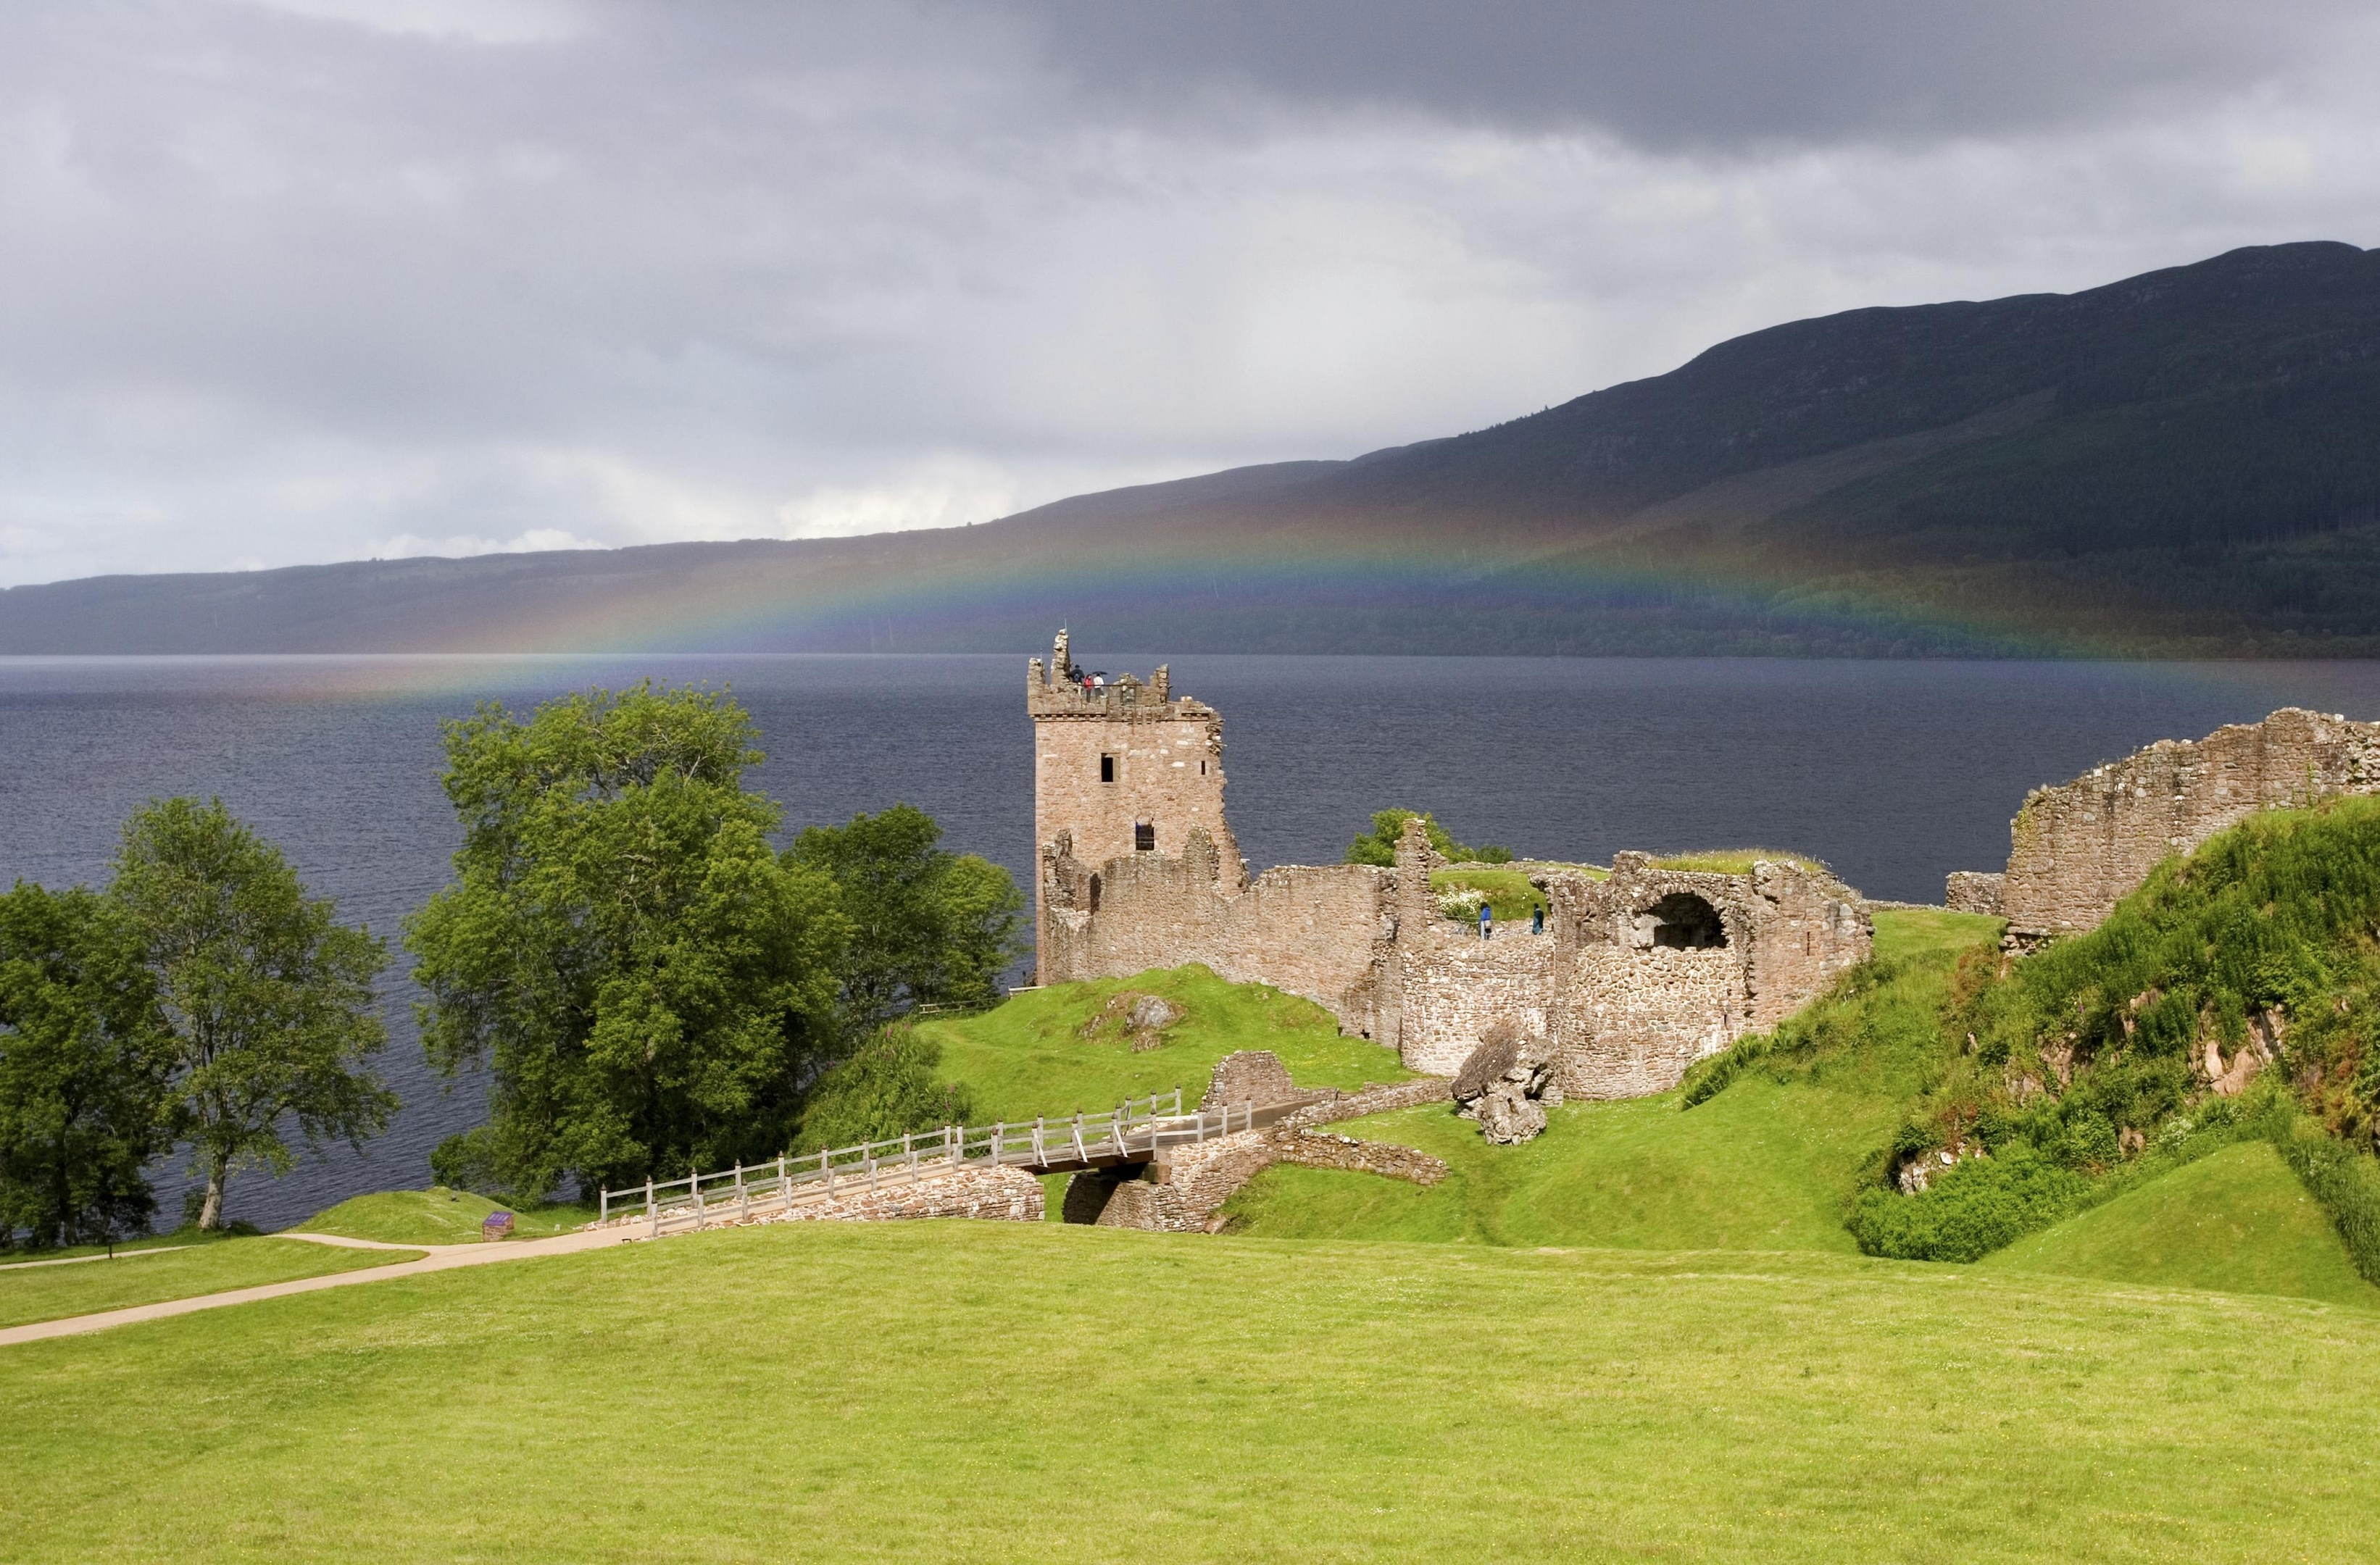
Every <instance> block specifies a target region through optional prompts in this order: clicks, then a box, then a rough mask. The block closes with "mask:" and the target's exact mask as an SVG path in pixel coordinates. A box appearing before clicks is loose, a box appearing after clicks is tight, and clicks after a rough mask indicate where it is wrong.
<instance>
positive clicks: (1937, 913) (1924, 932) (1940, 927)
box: [1874, 907, 2008, 961]
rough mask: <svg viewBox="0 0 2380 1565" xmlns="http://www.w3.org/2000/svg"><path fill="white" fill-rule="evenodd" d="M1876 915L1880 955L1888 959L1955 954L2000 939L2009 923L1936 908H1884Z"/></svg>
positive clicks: (1877, 949) (1877, 946)
mask: <svg viewBox="0 0 2380 1565" xmlns="http://www.w3.org/2000/svg"><path fill="white" fill-rule="evenodd" d="M1874 917H1875V919H1876V955H1877V956H1879V957H1882V958H1884V959H1885V960H1887V961H1900V960H1903V959H1906V958H1909V957H1914V956H1929V955H1937V954H1950V955H1955V954H1956V953H1957V952H1960V951H1961V950H1963V949H1965V948H1966V947H1968V946H1971V945H1983V944H1986V943H1988V942H1991V941H1994V940H1998V939H1999V938H2000V930H2001V929H2002V928H2004V927H2005V926H2006V924H2007V922H2008V921H2007V920H2006V919H2003V918H1994V917H1991V916H1988V915H1985V914H1981V913H1952V912H1950V911H1949V909H1947V908H1932V907H1882V908H1878V909H1876V913H1875V915H1874Z"/></svg>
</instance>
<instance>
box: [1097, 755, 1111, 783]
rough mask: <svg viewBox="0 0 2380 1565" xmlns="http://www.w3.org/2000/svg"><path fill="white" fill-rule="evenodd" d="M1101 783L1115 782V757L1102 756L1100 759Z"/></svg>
mask: <svg viewBox="0 0 2380 1565" xmlns="http://www.w3.org/2000/svg"><path fill="white" fill-rule="evenodd" d="M1099 781H1100V782H1114V781H1115V757H1113V756H1101V757H1100V758H1099Z"/></svg>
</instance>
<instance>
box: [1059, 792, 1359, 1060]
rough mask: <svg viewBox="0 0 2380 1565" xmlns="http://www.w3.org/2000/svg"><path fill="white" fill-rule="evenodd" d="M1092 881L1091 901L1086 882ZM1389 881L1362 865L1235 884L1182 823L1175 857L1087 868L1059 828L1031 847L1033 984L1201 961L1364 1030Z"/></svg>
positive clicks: (1272, 874) (1209, 846)
mask: <svg viewBox="0 0 2380 1565" xmlns="http://www.w3.org/2000/svg"><path fill="white" fill-rule="evenodd" d="M1094 874H1096V875H1097V876H1098V877H1099V890H1098V906H1097V907H1096V909H1095V908H1093V907H1092V906H1091V905H1090V903H1091V900H1092V897H1091V892H1090V889H1089V888H1090V880H1091V878H1092V876H1093V875H1094ZM1391 883H1392V877H1391V876H1390V874H1389V872H1388V871H1386V870H1381V869H1377V868H1373V867H1369V866H1366V865H1354V864H1334V865H1324V866H1290V867H1283V868H1279V869H1270V870H1267V871H1266V872H1265V873H1264V874H1262V875H1260V876H1258V877H1257V879H1256V880H1255V881H1254V882H1252V883H1251V884H1249V885H1247V886H1246V887H1245V888H1244V889H1243V888H1241V887H1238V886H1235V885H1233V884H1231V883H1230V882H1229V866H1228V865H1226V864H1225V862H1224V861H1223V859H1222V857H1221V855H1220V853H1219V852H1218V850H1217V849H1216V848H1215V846H1214V844H1213V843H1210V842H1209V841H1208V839H1207V838H1206V836H1205V834H1204V833H1203V832H1202V831H1199V830H1198V829H1197V828H1195V827H1194V828H1193V829H1192V830H1191V831H1190V833H1189V836H1188V840H1187V841H1186V842H1185V843H1184V844H1183V851H1182V852H1181V853H1180V854H1179V855H1169V854H1163V853H1143V854H1133V855H1128V856H1126V857H1123V858H1118V859H1111V860H1109V861H1108V862H1107V863H1106V864H1104V865H1102V866H1100V867H1099V868H1098V869H1096V870H1094V869H1093V868H1092V867H1090V866H1089V865H1088V864H1087V863H1085V862H1084V861H1083V860H1082V859H1081V857H1080V856H1079V855H1078V854H1077V853H1076V852H1075V848H1074V844H1073V842H1072V840H1071V839H1070V838H1068V837H1067V836H1066V835H1065V834H1064V833H1060V835H1059V837H1058V838H1057V839H1056V840H1054V841H1052V842H1051V843H1047V844H1045V846H1044V847H1043V850H1042V875H1041V897H1042V902H1043V905H1044V907H1045V909H1046V910H1047V912H1046V914H1045V916H1044V919H1043V929H1044V933H1043V943H1042V946H1041V952H1040V963H1039V971H1040V977H1041V981H1042V982H1043V983H1045V984H1049V983H1067V982H1073V981H1075V980H1078V979H1084V978H1097V977H1117V976H1121V975H1124V974H1130V973H1142V972H1147V970H1148V969H1150V968H1152V967H1178V966H1180V965H1182V964H1184V963H1186V962H1199V963H1204V964H1206V965H1208V967H1211V968H1213V969H1214V970H1215V972H1216V973H1218V974H1220V976H1221V977H1225V978H1229V979H1230V980H1232V981H1233V983H1267V984H1270V985H1272V986H1273V987H1274V988H1275V989H1281V990H1283V991H1285V992H1287V993H1290V994H1295V995H1302V996H1304V997H1305V998H1306V999H1308V1000H1311V1001H1315V1002H1316V1003H1317V1004H1319V1005H1322V1006H1325V1007H1328V1008H1329V1009H1330V1011H1331V1012H1332V1013H1334V1014H1335V1015H1337V1016H1338V1017H1339V1019H1340V1025H1341V1026H1342V1029H1343V1030H1345V1031H1347V1032H1350V1033H1353V1034H1357V1035H1360V1036H1363V1037H1374V1036H1376V1031H1375V1029H1376V1028H1377V1026H1378V1018H1377V1010H1378V1004H1377V996H1376V993H1375V988H1376V982H1377V966H1378V959H1379V952H1378V946H1379V945H1380V944H1381V942H1382V940H1383V936H1384V933H1385V931H1384V928H1383V916H1384V909H1385V905H1386V899H1387V897H1388V895H1389V893H1390V887H1391Z"/></svg>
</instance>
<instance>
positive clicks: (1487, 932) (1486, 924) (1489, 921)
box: [1479, 901, 1496, 940]
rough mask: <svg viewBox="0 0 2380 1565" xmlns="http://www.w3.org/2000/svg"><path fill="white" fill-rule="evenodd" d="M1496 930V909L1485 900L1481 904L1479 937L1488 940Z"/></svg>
mask: <svg viewBox="0 0 2380 1565" xmlns="http://www.w3.org/2000/svg"><path fill="white" fill-rule="evenodd" d="M1495 932H1496V910H1495V909H1494V908H1493V907H1490V906H1489V905H1488V904H1487V903H1486V902H1485V901H1482V902H1481V903H1480V904H1479V938H1480V939H1481V940H1487V939H1488V938H1490V937H1491V936H1492V935H1494V933H1495Z"/></svg>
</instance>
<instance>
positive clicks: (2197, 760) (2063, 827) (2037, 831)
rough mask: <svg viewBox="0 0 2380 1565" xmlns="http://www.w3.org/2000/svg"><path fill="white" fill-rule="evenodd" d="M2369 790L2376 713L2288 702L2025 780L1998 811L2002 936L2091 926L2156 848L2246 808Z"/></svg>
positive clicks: (2159, 856)
mask: <svg viewBox="0 0 2380 1565" xmlns="http://www.w3.org/2000/svg"><path fill="white" fill-rule="evenodd" d="M2375 792H2380V723H2370V722H2349V721H2348V720H2347V719H2345V718H2342V717H2336V716H2325V715H2323V714H2322V713H2319V712H2310V711H2305V710H2301V709H2299V708H2296V707H2286V708H2283V709H2282V710H2279V711H2277V712H2275V713H2273V714H2272V715H2271V716H2270V717H2267V718H2266V719H2265V721H2264V722H2249V723H2236V724H2233V725H2232V726H2230V727H2228V728H2218V729H2216V731H2215V732H2214V733H2213V734H2208V735H2207V736H2206V737H2205V738H2204V739H2199V740H2194V741H2193V740H2173V739H2164V740H2159V741H2158V742H2157V743H2156V744H2154V745H2151V746H2148V747H2147V748H2146V749H2144V750H2140V751H2137V752H2135V753H2134V754H2132V755H2131V756H2129V757H2127V758H2124V759H2122V760H2119V761H2114V762H2111V763H2109V764H2108V765H2106V766H2102V767H2097V768H2095V769H2094V770H2091V771H2089V772H2087V773H2085V774H2084V775H2083V776H2082V777H2078V778H2076V779H2075V780H2074V781H2073V782H2068V783H2065V784H2063V785H2062V786H2059V787H2054V788H2036V789H2034V791H2033V792H2032V793H2031V794H2030V795H2027V796H2026V798H2025V801H2024V807H2023V808H2022V809H2021V810H2019V811H2018V812H2017V817H2016V819H2014V820H2013V821H2011V822H2010V852H2009V863H2008V873H2007V876H2006V877H2005V880H2004V884H2003V889H2002V892H2001V904H2000V907H1999V912H2000V913H2001V914H2002V916H2005V917H2006V918H2007V919H2008V920H2009V938H2010V942H2011V943H2012V944H2014V945H2017V946H2019V947H2022V946H2025V945H2029V944H2031V943H2034V942H2035V941H2038V940H2043V939H2046V938H2047V937H2049V936H2052V935H2058V934H2063V933H2068V932H2072V931H2078V930H2083V929H2089V928H2095V926H2096V925H2097V924H2098V923H2099V922H2100V921H2101V920H2102V919H2104V918H2106V917H2107V915H2108V913H2109V912H2110V911H2112V910H2113V909H2114V907H2115V905H2116V904H2117V903H2118V902H2119V901H2121V900H2122V899H2123V898H2124V897H2125V896H2126V895H2127V894H2129V893H2130V892H2132V891H2133V890H2134V889H2135V888H2137V887H2138V886H2139V885H2140V883H2141V882H2142V881H2143V880H2146V879H2147V878H2148V873H2149V871H2150V870H2152V869H2154V868H2155V867H2156V866H2157V864H2158V863H2159V862H2160V861H2162V860H2163V859H2164V858H2166V857H2167V856H2168V855H2171V854H2176V853H2187V852H2189V851H2190V850H2191V849H2192V848H2194V847H2196V846H2198V844H2199V843H2203V842H2204V841H2206V839H2207V838H2209V837H2212V836H2214V835H2215V834H2216V832H2218V831H2223V830H2224V829H2226V828H2227V827H2230V826H2235V825H2237V824H2239V822H2240V821H2241V820H2242V819H2246V818H2247V817H2248V816H2249V815H2252V814H2253V813H2254V812H2255V811H2257V810H2260V809H2272V808H2278V807H2290V806H2300V807H2302V806H2305V805H2311V804H2313V803H2315V802H2316V801H2318V800H2321V799H2325V798H2329V797H2333V796H2336V795H2342V794H2371V793H2375Z"/></svg>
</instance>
